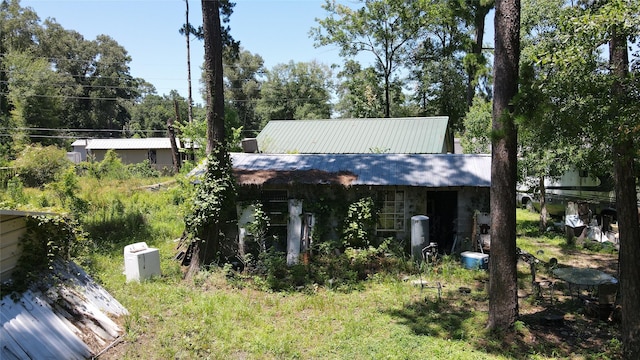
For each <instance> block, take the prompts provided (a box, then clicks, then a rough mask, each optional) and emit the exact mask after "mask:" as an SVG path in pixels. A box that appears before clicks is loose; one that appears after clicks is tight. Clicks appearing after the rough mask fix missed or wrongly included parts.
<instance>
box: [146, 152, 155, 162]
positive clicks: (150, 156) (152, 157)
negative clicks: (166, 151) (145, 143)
mask: <svg viewBox="0 0 640 360" xmlns="http://www.w3.org/2000/svg"><path fill="white" fill-rule="evenodd" d="M147 158H148V159H149V163H150V164H155V163H156V150H155V149H151V150H149V152H147Z"/></svg>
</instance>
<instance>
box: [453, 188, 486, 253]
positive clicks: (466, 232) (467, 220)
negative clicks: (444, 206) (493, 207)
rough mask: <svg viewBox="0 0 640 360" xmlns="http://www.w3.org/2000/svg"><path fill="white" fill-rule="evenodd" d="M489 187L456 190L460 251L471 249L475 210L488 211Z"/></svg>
mask: <svg viewBox="0 0 640 360" xmlns="http://www.w3.org/2000/svg"><path fill="white" fill-rule="evenodd" d="M489 197H490V191H489V188H464V189H461V190H460V191H459V192H458V242H459V244H460V245H459V249H461V250H462V251H466V250H472V249H473V243H472V239H473V235H474V230H473V227H474V216H475V213H476V211H478V212H489Z"/></svg>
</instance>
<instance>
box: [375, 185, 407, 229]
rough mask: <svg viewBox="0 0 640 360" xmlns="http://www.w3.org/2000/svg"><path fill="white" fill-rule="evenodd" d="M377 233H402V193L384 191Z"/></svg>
mask: <svg viewBox="0 0 640 360" xmlns="http://www.w3.org/2000/svg"><path fill="white" fill-rule="evenodd" d="M379 215H380V216H379V219H378V229H377V230H378V231H404V191H385V193H384V202H383V204H382V209H381V210H380V214H379Z"/></svg>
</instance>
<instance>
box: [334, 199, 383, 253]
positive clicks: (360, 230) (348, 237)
mask: <svg viewBox="0 0 640 360" xmlns="http://www.w3.org/2000/svg"><path fill="white" fill-rule="evenodd" d="M377 220H378V218H377V209H376V205H375V202H374V201H373V199H372V198H371V197H365V198H361V199H360V200H358V201H356V202H354V203H352V204H351V205H349V209H348V210H347V216H346V218H345V220H344V221H345V222H344V228H343V230H342V239H343V240H342V241H343V245H344V246H345V247H353V248H368V247H369V246H372V245H375V244H374V238H375V226H376V221H377Z"/></svg>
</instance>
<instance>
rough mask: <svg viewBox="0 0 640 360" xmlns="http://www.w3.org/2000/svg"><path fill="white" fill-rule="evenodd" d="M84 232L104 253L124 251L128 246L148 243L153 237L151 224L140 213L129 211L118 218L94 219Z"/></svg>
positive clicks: (86, 225)
mask: <svg viewBox="0 0 640 360" xmlns="http://www.w3.org/2000/svg"><path fill="white" fill-rule="evenodd" d="M84 230H85V231H86V232H87V233H88V234H89V237H90V238H91V239H92V240H93V241H94V243H95V245H96V247H97V250H98V251H101V252H103V253H111V252H113V251H120V252H121V251H122V247H123V246H124V245H126V244H132V243H136V242H141V241H146V242H148V241H149V240H150V239H151V238H152V237H151V230H150V228H149V224H148V223H147V220H146V219H145V216H144V214H142V213H141V212H139V211H127V212H124V213H122V214H119V215H117V216H111V217H108V218H103V219H97V220H96V219H94V220H92V221H89V222H86V223H85V224H84Z"/></svg>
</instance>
